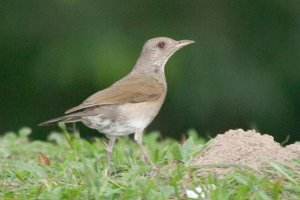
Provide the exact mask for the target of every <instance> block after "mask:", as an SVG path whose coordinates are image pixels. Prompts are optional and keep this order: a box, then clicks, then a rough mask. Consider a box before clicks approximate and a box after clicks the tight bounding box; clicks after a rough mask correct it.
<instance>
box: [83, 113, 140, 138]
mask: <svg viewBox="0 0 300 200" xmlns="http://www.w3.org/2000/svg"><path fill="white" fill-rule="evenodd" d="M81 121H82V123H83V124H84V125H86V126H87V127H89V128H92V129H96V130H97V131H99V132H101V133H103V134H105V135H115V136H123V135H129V134H132V133H134V132H135V131H136V129H135V128H134V127H132V126H130V125H128V124H127V123H126V122H125V121H123V120H121V119H119V120H116V119H108V118H106V117H105V116H103V115H102V114H99V115H96V116H88V117H83V118H82V120H81Z"/></svg>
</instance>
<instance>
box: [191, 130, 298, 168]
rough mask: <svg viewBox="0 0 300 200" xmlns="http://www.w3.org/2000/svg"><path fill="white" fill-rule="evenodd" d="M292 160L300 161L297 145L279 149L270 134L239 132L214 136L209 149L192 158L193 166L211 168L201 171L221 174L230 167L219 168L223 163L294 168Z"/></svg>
mask: <svg viewBox="0 0 300 200" xmlns="http://www.w3.org/2000/svg"><path fill="white" fill-rule="evenodd" d="M292 159H300V145H299V144H291V145H288V146H286V147H282V146H281V145H280V144H279V143H277V142H275V141H274V138H273V137H272V136H270V135H267V134H260V133H258V132H256V131H255V130H248V131H244V130H242V129H238V130H229V131H227V132H226V133H224V134H219V135H217V136H216V137H215V138H214V139H212V141H211V143H210V144H209V145H208V147H207V148H206V149H205V150H203V151H201V152H200V153H199V155H197V156H196V157H195V158H194V160H193V161H192V164H195V165H202V166H203V165H204V166H207V165H209V166H212V167H209V168H208V167H203V171H205V172H207V171H209V172H213V173H215V174H224V173H226V172H229V171H231V170H232V168H233V167H220V166H221V165H224V164H225V165H224V166H230V164H232V165H237V166H239V165H241V166H244V165H245V166H248V167H250V168H253V169H257V170H259V169H261V168H263V167H265V166H267V162H268V161H270V160H271V161H276V162H280V163H283V164H285V165H288V166H290V167H294V165H293V162H291V160H292ZM228 164H229V165H228ZM214 166H218V167H214Z"/></svg>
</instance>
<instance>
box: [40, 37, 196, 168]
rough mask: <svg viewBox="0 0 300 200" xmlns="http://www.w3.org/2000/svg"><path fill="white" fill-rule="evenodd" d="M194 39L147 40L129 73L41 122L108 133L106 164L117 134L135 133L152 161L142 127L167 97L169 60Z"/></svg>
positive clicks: (137, 140) (146, 124)
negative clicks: (78, 125)
mask: <svg viewBox="0 0 300 200" xmlns="http://www.w3.org/2000/svg"><path fill="white" fill-rule="evenodd" d="M191 43H194V41H192V40H180V41H175V40H173V39H171V38H167V37H158V38H153V39H150V40H148V41H147V42H146V43H145V45H144V47H143V50H142V52H141V54H140V57H139V58H138V60H137V62H136V64H135V66H134V67H133V69H132V71H131V72H130V73H129V74H128V75H126V76H125V77H124V78H122V79H121V80H119V81H117V82H116V83H114V84H113V85H111V86H110V87H108V88H106V89H104V90H101V91H99V92H97V93H95V94H93V95H91V96H90V97H88V98H87V99H86V100H85V101H83V102H82V103H81V104H80V105H78V106H76V107H74V108H71V109H69V110H67V111H66V112H65V114H66V115H64V116H62V117H59V118H55V119H52V120H49V121H46V122H43V123H41V124H40V125H42V126H43V125H50V124H53V123H57V122H63V123H71V122H80V121H81V122H82V123H83V124H85V125H86V126H87V127H89V128H92V129H96V130H98V131H99V132H101V133H103V134H105V135H106V136H107V137H108V139H109V142H108V145H107V168H109V165H110V160H111V154H112V150H113V146H114V143H115V141H116V138H117V137H118V136H124V135H129V134H133V133H134V139H135V141H136V142H137V143H138V145H139V146H140V148H141V150H142V152H143V154H144V156H145V158H146V159H147V161H148V162H150V163H152V162H151V159H150V157H149V155H148V153H147V152H146V150H145V149H144V147H143V145H142V135H143V131H144V129H145V128H146V127H147V126H148V125H149V124H150V123H151V122H152V120H153V119H154V118H155V116H156V115H157V114H158V112H159V110H160V108H161V106H162V104H163V102H164V100H165V96H166V92H167V83H166V78H165V70H164V68H165V64H166V62H167V61H168V59H169V58H170V57H171V56H172V55H173V54H174V53H175V52H176V51H177V50H179V49H180V48H182V47H184V46H186V45H188V44H191Z"/></svg>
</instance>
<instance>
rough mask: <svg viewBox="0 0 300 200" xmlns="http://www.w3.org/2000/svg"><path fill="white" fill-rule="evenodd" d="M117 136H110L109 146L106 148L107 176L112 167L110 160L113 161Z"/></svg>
mask: <svg viewBox="0 0 300 200" xmlns="http://www.w3.org/2000/svg"><path fill="white" fill-rule="evenodd" d="M116 139H117V138H116V136H108V144H107V147H106V170H105V171H106V172H105V174H107V172H108V170H109V167H110V160H111V154H112V151H113V148H114V144H115V142H116Z"/></svg>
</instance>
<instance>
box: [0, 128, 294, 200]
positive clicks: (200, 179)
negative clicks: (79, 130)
mask: <svg viewBox="0 0 300 200" xmlns="http://www.w3.org/2000/svg"><path fill="white" fill-rule="evenodd" d="M30 133H31V130H30V129H29V128H22V129H20V130H19V131H18V132H17V133H13V132H9V133H6V134H5V135H3V136H2V137H1V138H0V199H4V200H6V199H26V200H27V199H51V200H54V199H72V200H73V199H74V200H76V199H150V200H151V199H155V200H159V199H187V196H186V195H187V194H188V196H190V197H193V196H194V197H197V198H198V199H221V200H223V199H224V200H226V199H230V200H231V199H238V200H240V199H289V200H292V199H299V197H300V172H299V171H296V170H293V169H290V168H288V167H286V166H283V165H281V164H279V163H273V162H271V163H270V168H269V170H268V171H266V172H265V173H259V172H257V171H253V170H251V169H248V168H244V167H243V166H233V167H234V168H235V169H236V170H235V171H234V172H232V173H231V174H227V175H225V176H222V177H221V176H219V177H218V176H215V175H212V174H211V175H208V176H199V174H198V170H199V168H201V167H210V166H193V165H192V164H191V159H192V158H193V156H194V155H195V154H196V153H197V152H199V151H201V150H202V149H203V148H205V145H206V144H205V141H204V140H203V139H201V138H199V137H198V136H197V134H196V133H195V132H194V131H189V133H188V135H189V137H188V139H187V140H186V141H185V143H184V144H180V143H178V141H175V140H172V139H164V140H162V141H158V140H159V138H160V134H159V133H158V132H152V133H149V134H146V135H145V137H144V143H145V145H146V147H147V149H149V151H150V154H151V157H152V159H153V161H154V162H155V163H156V165H157V168H156V169H152V168H151V167H150V166H148V165H145V164H144V163H143V161H142V160H141V152H140V151H139V149H138V146H137V145H136V144H135V143H134V142H133V141H132V139H130V138H126V137H124V138H121V139H119V140H118V142H117V144H116V146H115V149H114V153H113V158H112V160H113V161H112V166H111V175H110V176H105V175H104V169H105V142H106V141H105V140H104V139H94V140H93V141H87V140H85V139H82V138H80V137H79V135H78V134H70V133H68V132H67V131H66V130H65V129H62V134H61V133H52V134H50V135H49V139H48V141H37V140H30V139H29V135H30ZM295 164H296V165H298V166H300V161H295ZM222 167H226V166H222ZM227 167H228V166H227Z"/></svg>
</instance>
